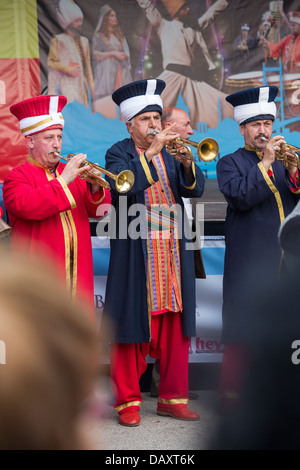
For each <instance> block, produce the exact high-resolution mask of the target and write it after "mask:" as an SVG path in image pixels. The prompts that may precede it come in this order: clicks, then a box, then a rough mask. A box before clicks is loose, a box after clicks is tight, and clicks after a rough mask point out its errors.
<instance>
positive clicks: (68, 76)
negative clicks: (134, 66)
mask: <svg viewBox="0 0 300 470" xmlns="http://www.w3.org/2000/svg"><path fill="white" fill-rule="evenodd" d="M57 19H58V22H59V24H60V25H61V27H62V28H63V30H64V32H63V33H61V34H57V35H56V36H54V37H53V38H52V39H51V42H50V49H49V54H48V94H49V95H56V94H61V95H64V96H65V97H66V98H67V100H68V103H71V102H72V101H74V100H76V101H77V102H78V103H82V104H84V105H85V106H87V107H89V94H90V95H91V99H93V96H94V79H93V72H92V67H91V59H90V46H89V41H88V39H87V38H86V37H84V36H81V35H80V28H81V26H82V22H83V13H82V11H81V9H80V8H79V6H78V5H76V3H74V2H73V0H60V2H59V5H58V9H57Z"/></svg>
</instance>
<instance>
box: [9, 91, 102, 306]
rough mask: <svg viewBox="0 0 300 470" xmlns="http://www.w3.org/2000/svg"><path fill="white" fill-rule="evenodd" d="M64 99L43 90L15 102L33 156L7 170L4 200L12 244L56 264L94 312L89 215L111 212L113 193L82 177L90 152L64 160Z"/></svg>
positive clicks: (71, 290)
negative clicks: (44, 92)
mask: <svg viewBox="0 0 300 470" xmlns="http://www.w3.org/2000/svg"><path fill="white" fill-rule="evenodd" d="M66 103H67V99H66V98H65V97H64V96H61V95H58V96H56V95H43V96H37V97H34V98H29V99H27V100H24V101H21V102H20V103H17V104H15V105H13V106H11V108H10V110H11V112H12V114H14V115H15V116H16V117H17V118H18V119H19V121H20V129H21V132H22V134H23V135H24V136H25V139H26V141H27V144H28V150H29V157H28V160H27V161H26V162H25V163H24V164H22V165H20V166H18V167H16V168H14V169H12V171H11V172H10V173H9V174H8V175H7V177H6V179H5V181H4V184H3V200H4V205H5V208H6V210H7V213H8V216H9V221H10V224H11V226H12V234H11V247H12V249H17V248H22V250H25V251H26V252H27V253H28V254H30V255H34V256H39V257H43V258H46V259H47V262H51V263H52V264H54V265H55V267H56V269H57V270H58V276H60V277H61V280H62V283H63V285H65V286H66V288H67V290H68V292H69V293H70V295H71V297H72V299H81V300H83V301H84V303H85V305H86V307H87V310H89V311H92V312H93V313H94V283H93V259H92V245H91V236H90V226H89V217H92V218H96V217H101V216H103V215H104V213H105V212H107V210H108V207H109V204H110V193H109V191H108V189H104V188H103V187H102V186H101V184H100V185H99V184H98V183H93V184H91V183H89V182H87V180H86V179H80V178H79V177H78V176H79V175H81V174H82V173H84V171H86V170H88V169H89V168H90V167H89V166H85V167H82V166H81V164H82V163H83V162H84V161H85V160H86V155H84V154H78V155H75V156H74V157H72V158H71V159H70V160H69V162H68V163H67V164H65V163H61V162H60V156H59V154H60V152H61V146H62V129H63V126H64V119H63V116H62V114H61V111H62V109H63V107H64V106H65V105H66ZM93 172H95V170H94V169H93ZM99 174H100V172H99ZM53 295H55V293H53Z"/></svg>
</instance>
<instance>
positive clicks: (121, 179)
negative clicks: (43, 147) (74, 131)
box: [54, 152, 134, 193]
mask: <svg viewBox="0 0 300 470" xmlns="http://www.w3.org/2000/svg"><path fill="white" fill-rule="evenodd" d="M54 155H55V156H56V157H59V158H61V159H62V160H65V161H67V162H68V161H69V160H70V159H71V158H72V157H74V154H73V153H69V154H68V156H67V157H63V156H62V155H60V154H59V153H58V152H54ZM87 165H89V166H91V167H92V168H94V169H96V170H99V171H101V173H104V174H105V175H107V176H109V177H110V178H111V179H113V180H115V182H116V190H117V191H118V192H119V193H127V192H128V191H129V190H130V189H131V188H132V186H133V184H134V174H133V173H132V171H131V170H123V171H121V172H120V173H119V174H118V175H116V174H115V173H112V172H111V171H108V170H106V169H105V168H102V167H101V166H99V165H98V163H92V162H89V161H88V160H85V161H84V162H82V164H81V165H80V166H81V167H84V166H87ZM79 178H81V179H85V180H86V181H89V182H90V183H96V184H99V186H102V187H103V188H106V189H111V188H110V184H109V183H108V182H107V181H106V180H105V179H104V178H102V176H100V175H96V174H95V173H93V171H92V170H87V171H86V172H85V173H83V174H82V175H80V176H79Z"/></svg>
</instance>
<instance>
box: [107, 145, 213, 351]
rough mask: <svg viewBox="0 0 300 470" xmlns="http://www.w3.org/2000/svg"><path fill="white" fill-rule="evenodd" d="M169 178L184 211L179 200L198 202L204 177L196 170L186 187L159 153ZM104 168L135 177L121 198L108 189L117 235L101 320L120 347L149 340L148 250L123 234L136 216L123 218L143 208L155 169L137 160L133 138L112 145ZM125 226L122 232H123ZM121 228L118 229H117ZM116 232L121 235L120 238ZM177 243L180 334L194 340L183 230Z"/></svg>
mask: <svg viewBox="0 0 300 470" xmlns="http://www.w3.org/2000/svg"><path fill="white" fill-rule="evenodd" d="M162 155H163V159H164V162H165V166H166V170H167V174H168V178H169V181H170V185H171V189H172V191H173V194H174V197H175V200H176V203H177V204H180V206H181V208H182V213H184V210H183V202H182V196H183V197H189V198H193V197H201V196H202V194H203V191H204V181H205V180H204V176H203V174H202V171H201V170H200V168H199V167H198V166H197V165H195V167H194V171H195V184H194V185H193V186H192V189H188V188H189V187H190V188H191V185H190V183H189V181H188V179H187V177H186V175H185V173H184V171H183V167H182V165H181V164H180V163H179V162H178V161H176V160H175V159H174V157H172V156H171V155H170V154H169V153H167V152H166V150H165V149H163V150H162ZM105 158H106V169H108V170H109V171H111V172H112V173H115V174H118V173H120V172H121V171H123V170H125V169H129V170H131V171H132V172H133V173H134V175H135V183H134V185H133V187H132V188H131V190H130V191H128V192H127V193H126V194H122V195H120V194H119V193H118V192H117V191H116V190H115V182H114V180H112V179H111V178H110V177H107V179H108V181H109V183H110V184H111V187H112V191H111V196H112V206H113V207H114V208H115V211H116V234H115V236H111V240H110V248H111V253H110V263H109V269H108V276H107V284H106V297H105V306H104V310H103V320H104V322H105V323H106V322H107V320H109V323H110V326H111V327H112V329H113V335H114V336H113V340H114V341H116V342H119V343H143V342H148V341H150V328H151V326H150V325H151V315H150V312H149V309H148V304H147V287H146V272H147V269H146V267H147V248H146V239H145V237H144V238H142V237H139V238H137V239H134V238H133V237H129V236H128V235H127V234H126V230H127V227H128V225H129V224H130V223H133V224H134V223H135V220H136V219H137V216H138V214H137V213H134V214H133V215H128V213H129V211H130V208H131V210H133V209H134V208H133V207H132V206H133V205H134V204H137V203H139V204H142V205H143V207H144V204H145V196H144V191H145V189H147V188H149V187H150V186H151V184H153V183H154V182H157V181H158V175H157V172H156V170H155V167H154V164H153V163H152V162H151V163H148V161H147V160H146V158H145V157H144V154H142V155H141V156H139V155H138V153H137V151H136V149H135V145H134V143H133V141H132V139H129V138H128V139H124V140H123V141H120V142H118V143H116V144H115V145H113V146H112V147H111V148H110V149H109V150H108V151H107V153H106V156H105ZM124 227H125V229H126V230H125V233H124ZM119 229H120V230H119ZM119 232H120V233H119ZM182 233H183V236H182V239H181V240H180V261H181V280H182V300H183V316H182V318H183V332H184V335H185V336H188V337H190V336H195V334H196V320H195V316H196V314H195V273H194V255H193V251H192V250H186V248H185V243H186V238H185V234H184V230H182Z"/></svg>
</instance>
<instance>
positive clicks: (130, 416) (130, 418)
mask: <svg viewBox="0 0 300 470" xmlns="http://www.w3.org/2000/svg"><path fill="white" fill-rule="evenodd" d="M140 421H141V418H140V415H139V412H138V411H137V410H127V411H125V412H124V413H122V414H121V415H120V416H119V424H122V426H139V424H140Z"/></svg>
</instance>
